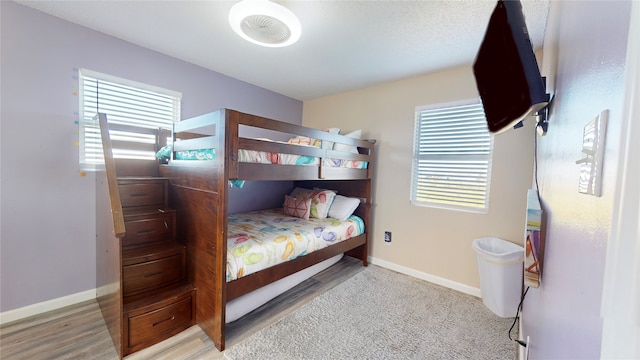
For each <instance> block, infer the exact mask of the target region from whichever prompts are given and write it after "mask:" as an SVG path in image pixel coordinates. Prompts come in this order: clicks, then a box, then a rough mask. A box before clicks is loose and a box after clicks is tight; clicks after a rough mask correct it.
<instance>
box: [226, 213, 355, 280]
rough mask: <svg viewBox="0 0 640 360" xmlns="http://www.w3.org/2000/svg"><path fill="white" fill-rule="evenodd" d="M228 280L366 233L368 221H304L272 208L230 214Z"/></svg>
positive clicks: (353, 219)
mask: <svg viewBox="0 0 640 360" xmlns="http://www.w3.org/2000/svg"><path fill="white" fill-rule="evenodd" d="M227 233H228V234H229V235H228V237H227V269H226V273H227V276H226V279H227V282H229V281H233V280H235V279H238V278H241V277H243V276H246V275H249V274H252V273H255V272H258V271H260V270H263V269H266V268H269V267H271V266H274V265H277V264H280V263H283V262H286V261H289V260H293V259H295V258H297V257H299V256H304V255H306V254H308V253H311V252H313V251H316V250H319V249H322V248H325V247H327V246H331V245H332V244H335V243H338V242H340V241H343V240H346V239H349V238H351V237H355V236H358V235H361V234H363V233H364V222H363V221H362V219H361V218H359V217H357V216H355V215H351V216H350V217H349V218H347V219H346V220H344V221H340V220H337V219H334V218H325V219H317V218H310V219H309V220H304V219H301V218H297V217H293V216H289V215H286V214H284V212H283V209H269V210H262V211H253V212H247V213H239V214H234V215H230V216H229V221H228V225H227Z"/></svg>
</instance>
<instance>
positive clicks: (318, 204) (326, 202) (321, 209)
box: [290, 187, 336, 219]
mask: <svg viewBox="0 0 640 360" xmlns="http://www.w3.org/2000/svg"><path fill="white" fill-rule="evenodd" d="M290 196H291V197H295V198H308V199H311V209H310V216H311V217H313V218H316V219H325V218H326V217H327V215H329V207H330V206H331V203H332V202H333V199H334V198H335V197H336V193H335V191H332V190H311V189H305V188H299V187H297V188H295V189H293V191H292V192H291V194H290Z"/></svg>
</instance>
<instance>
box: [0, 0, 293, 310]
mask: <svg viewBox="0 0 640 360" xmlns="http://www.w3.org/2000/svg"><path fill="white" fill-rule="evenodd" d="M0 13H1V20H2V21H1V34H2V44H1V52H2V63H1V68H0V70H1V73H2V83H1V97H0V100H1V105H2V106H1V108H2V109H1V121H2V122H1V126H2V128H1V130H2V133H1V141H0V156H1V158H0V165H1V167H0V173H1V174H2V182H1V194H2V198H1V203H0V206H1V209H2V211H1V230H0V236H1V239H0V241H1V244H0V246H1V247H0V253H1V261H0V262H1V265H0V271H1V273H2V276H1V281H2V282H1V283H0V312H4V311H7V310H12V309H16V308H19V307H23V306H26V305H30V304H34V303H38V302H42V301H46V300H50V299H54V298H58V297H62V296H66V295H70V294H75V293H79V292H83V291H86V290H90V289H93V288H94V287H95V245H94V241H95V230H94V228H95V216H94V213H95V195H94V193H95V184H94V181H95V180H94V177H93V176H92V174H90V173H89V174H88V175H87V176H84V177H83V176H80V172H79V169H78V148H77V146H75V145H74V142H76V141H77V138H78V134H77V132H78V127H77V125H76V124H75V123H74V121H76V120H77V117H78V115H77V112H78V98H77V96H75V95H74V92H76V91H77V90H78V81H77V77H76V75H77V69H78V68H87V69H90V70H94V71H98V72H103V73H106V74H110V75H114V76H118V77H122V78H126V79H130V80H134V81H139V82H142V83H147V84H150V85H155V86H159V87H163V88H167V89H171V90H175V91H180V92H182V96H183V98H182V99H183V101H182V116H183V117H190V116H195V115H199V114H203V113H206V112H210V111H213V110H215V109H218V108H222V107H227V108H233V109H237V110H240V111H244V112H249V113H254V114H258V115H262V116H267V117H271V118H275V119H280V120H284V121H288V122H292V123H297V124H300V123H301V121H302V103H301V102H300V101H297V100H294V99H291V98H288V97H285V96H282V95H279V94H276V93H273V92H270V91H267V90H264V89H261V88H258V87H255V86H252V85H250V84H247V83H244V82H241V81H238V80H235V79H232V78H229V77H227V76H224V75H221V74H219V73H216V72H212V71H209V70H206V69H203V68H201V67H198V66H195V65H192V64H189V63H186V62H183V61H180V60H177V59H174V58H171V57H168V56H164V55H161V54H159V53H156V52H154V51H151V50H148V49H144V48H141V47H139V46H135V45H132V44H130V43H127V42H124V41H121V40H118V39H116V38H113V37H110V36H106V35H104V34H101V33H98V32H95V31H92V30H89V29H86V28H83V27H80V26H77V25H74V24H71V23H69V22H66V21H63V20H60V19H57V18H55V17H52V16H49V15H45V14H43V13H40V12H38V11H35V10H32V9H30V8H27V7H24V6H22V5H18V4H15V3H13V2H7V1H1V2H0ZM290 186H291V184H290V183H287V182H283V183H275V182H274V183H270V186H269V187H268V189H267V190H264V189H261V190H260V191H259V192H258V187H257V186H255V184H253V185H250V186H247V189H246V190H242V191H236V190H234V191H232V193H233V196H234V198H233V199H232V207H233V210H234V211H237V210H239V209H241V208H242V207H243V206H244V205H245V204H251V203H250V202H249V200H248V199H255V198H258V195H259V194H260V199H263V198H264V199H266V200H265V202H263V203H261V204H260V205H259V206H265V207H266V206H269V205H270V203H271V202H273V201H277V202H278V201H281V198H280V196H279V195H278V196H276V195H275V194H281V193H282V192H283V191H284V190H283V189H288V188H290ZM264 194H274V195H273V197H271V198H268V197H267V198H265V197H264ZM274 199H275V200H274Z"/></svg>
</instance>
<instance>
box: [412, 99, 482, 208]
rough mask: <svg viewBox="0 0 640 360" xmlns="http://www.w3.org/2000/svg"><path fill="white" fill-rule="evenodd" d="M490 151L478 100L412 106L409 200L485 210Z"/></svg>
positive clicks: (428, 204)
mask: <svg viewBox="0 0 640 360" xmlns="http://www.w3.org/2000/svg"><path fill="white" fill-rule="evenodd" d="M492 150H493V136H491V134H490V133H489V131H488V129H487V125H486V120H485V117H484V110H483V108H482V104H481V103H479V102H478V101H465V102H457V103H449V104H440V105H436V106H425V107H419V108H416V119H415V139H414V155H413V171H412V177H411V182H412V184H411V202H412V203H413V204H415V205H420V206H432V207H440V208H447V209H455V210H463V211H473V212H487V210H488V205H489V180H490V178H491V176H490V175H491V153H492Z"/></svg>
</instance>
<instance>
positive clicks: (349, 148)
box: [333, 130, 362, 154]
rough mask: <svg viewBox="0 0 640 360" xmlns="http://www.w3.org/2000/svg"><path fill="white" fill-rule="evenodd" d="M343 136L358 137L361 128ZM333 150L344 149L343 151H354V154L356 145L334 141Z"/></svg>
mask: <svg viewBox="0 0 640 360" xmlns="http://www.w3.org/2000/svg"><path fill="white" fill-rule="evenodd" d="M345 136H348V137H350V138H354V139H360V136H362V130H354V131H352V132H350V133H348V134H346V135H345ZM333 150H336V151H345V152H350V153H354V154H357V153H358V147H357V146H353V145H346V144H340V143H335V144H334V145H333Z"/></svg>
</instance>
